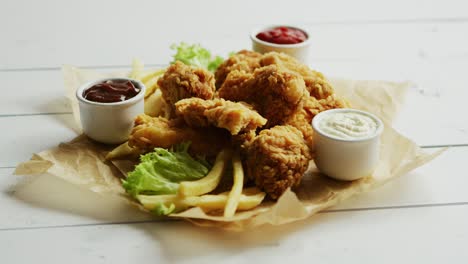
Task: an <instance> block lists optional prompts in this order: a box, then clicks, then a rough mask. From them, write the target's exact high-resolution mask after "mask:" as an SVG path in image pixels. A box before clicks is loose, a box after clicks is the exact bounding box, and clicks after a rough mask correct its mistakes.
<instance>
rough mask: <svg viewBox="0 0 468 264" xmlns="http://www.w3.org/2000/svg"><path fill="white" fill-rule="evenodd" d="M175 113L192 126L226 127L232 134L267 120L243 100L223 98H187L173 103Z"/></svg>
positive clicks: (263, 123)
mask: <svg viewBox="0 0 468 264" xmlns="http://www.w3.org/2000/svg"><path fill="white" fill-rule="evenodd" d="M175 107H176V115H177V116H179V117H181V118H183V119H184V120H185V123H187V124H188V125H189V126H192V127H206V126H210V125H213V126H215V127H219V128H225V129H227V130H228V131H229V132H230V133H231V134H232V135H237V134H239V133H240V132H245V131H249V130H255V129H257V128H258V127H262V126H263V125H265V124H266V122H267V120H266V119H265V118H263V117H262V116H261V115H260V114H258V113H257V112H256V111H255V110H253V109H252V106H250V105H248V104H246V103H243V102H231V101H226V100H224V99H213V100H203V99H200V98H188V99H183V100H180V101H178V102H177V103H176V104H175Z"/></svg>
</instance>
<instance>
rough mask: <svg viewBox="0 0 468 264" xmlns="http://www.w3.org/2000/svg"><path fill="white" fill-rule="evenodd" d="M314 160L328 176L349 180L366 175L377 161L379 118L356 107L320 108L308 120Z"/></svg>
mask: <svg viewBox="0 0 468 264" xmlns="http://www.w3.org/2000/svg"><path fill="white" fill-rule="evenodd" d="M312 127H313V129H314V148H315V164H316V166H317V168H318V169H319V170H320V171H321V172H322V173H324V174H326V175H327V176H329V177H332V178H334V179H337V180H345V181H352V180H357V179H360V178H363V177H367V176H370V175H371V174H372V172H373V171H374V169H375V168H376V166H377V164H378V162H379V155H380V152H379V150H380V135H381V134H382V131H383V129H384V125H383V123H382V121H381V120H380V119H379V118H378V117H376V116H375V115H373V114H371V113H368V112H365V111H361V110H356V109H349V108H342V109H332V110H327V111H323V112H321V113H320V114H318V115H316V116H315V117H314V119H313V120H312Z"/></svg>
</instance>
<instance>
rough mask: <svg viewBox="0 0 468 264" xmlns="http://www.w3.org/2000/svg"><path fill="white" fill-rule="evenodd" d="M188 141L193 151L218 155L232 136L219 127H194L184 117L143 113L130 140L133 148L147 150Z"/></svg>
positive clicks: (136, 120)
mask: <svg viewBox="0 0 468 264" xmlns="http://www.w3.org/2000/svg"><path fill="white" fill-rule="evenodd" d="M187 141H190V142H191V145H190V149H189V150H190V152H192V153H195V154H200V155H206V156H215V155H216V154H218V152H219V151H221V149H222V148H223V147H224V146H227V144H230V135H229V133H228V132H227V131H225V130H223V129H219V128H214V127H205V128H191V127H188V126H187V125H186V124H185V123H184V122H183V121H182V122H181V120H177V119H171V120H168V119H166V118H163V117H150V116H148V115H145V114H141V115H138V116H137V117H136V118H135V127H134V128H133V130H132V132H131V134H130V136H129V139H128V143H129V146H130V147H137V148H139V149H142V150H145V151H146V152H148V151H152V150H153V149H154V148H155V147H161V148H169V147H171V146H172V145H174V144H178V143H182V142H187Z"/></svg>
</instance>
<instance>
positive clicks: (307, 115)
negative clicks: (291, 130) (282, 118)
mask: <svg viewBox="0 0 468 264" xmlns="http://www.w3.org/2000/svg"><path fill="white" fill-rule="evenodd" d="M346 107H349V104H348V103H346V102H345V101H344V100H342V99H339V98H337V97H336V95H330V96H328V97H327V98H325V99H320V100H317V99H316V98H314V97H312V96H305V97H304V98H303V105H302V108H300V109H299V110H298V111H297V112H296V113H294V114H293V115H291V116H290V117H289V118H288V120H286V122H285V124H287V125H291V126H293V127H295V128H297V129H299V130H300V131H301V132H302V135H303V136H304V139H305V140H306V142H307V145H309V147H312V145H313V140H312V139H313V138H312V136H313V132H314V131H313V129H312V119H313V118H314V116H316V115H317V114H318V113H320V112H322V111H325V110H329V109H334V108H346Z"/></svg>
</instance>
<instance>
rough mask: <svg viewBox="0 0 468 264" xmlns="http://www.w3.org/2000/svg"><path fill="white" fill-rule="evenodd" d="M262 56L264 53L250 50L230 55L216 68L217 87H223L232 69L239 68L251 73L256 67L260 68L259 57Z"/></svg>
mask: <svg viewBox="0 0 468 264" xmlns="http://www.w3.org/2000/svg"><path fill="white" fill-rule="evenodd" d="M261 56H262V55H261V54H260V53H257V52H254V51H249V50H241V51H239V52H237V53H236V54H234V55H232V56H230V57H229V58H228V59H226V60H225V61H224V62H223V63H222V64H221V65H219V67H218V69H217V70H216V73H215V78H216V87H217V88H219V87H221V85H222V84H223V82H224V80H225V79H226V77H227V75H228V74H229V73H230V72H231V71H234V70H238V71H243V72H245V73H249V72H253V71H254V70H255V69H256V68H259V67H260V64H259V59H260V57H261Z"/></svg>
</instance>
